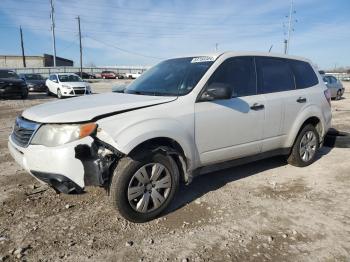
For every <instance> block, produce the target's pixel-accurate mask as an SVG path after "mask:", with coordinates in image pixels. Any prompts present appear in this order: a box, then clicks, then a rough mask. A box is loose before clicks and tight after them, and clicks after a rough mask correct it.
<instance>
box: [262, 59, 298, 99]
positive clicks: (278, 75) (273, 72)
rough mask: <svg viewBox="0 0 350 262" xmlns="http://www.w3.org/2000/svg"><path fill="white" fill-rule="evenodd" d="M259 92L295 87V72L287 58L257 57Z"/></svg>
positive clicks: (286, 89)
mask: <svg viewBox="0 0 350 262" xmlns="http://www.w3.org/2000/svg"><path fill="white" fill-rule="evenodd" d="M256 64H257V71H258V80H259V81H258V83H259V84H258V93H260V94H266V93H275V92H282V91H288V90H293V89H295V84H294V76H293V72H292V70H291V68H290V66H289V64H288V62H287V60H286V59H282V58H271V57H257V58H256Z"/></svg>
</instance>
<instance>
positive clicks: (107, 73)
mask: <svg viewBox="0 0 350 262" xmlns="http://www.w3.org/2000/svg"><path fill="white" fill-rule="evenodd" d="M101 77H102V78H103V79H116V78H117V74H116V73H114V72H113V71H102V73H101Z"/></svg>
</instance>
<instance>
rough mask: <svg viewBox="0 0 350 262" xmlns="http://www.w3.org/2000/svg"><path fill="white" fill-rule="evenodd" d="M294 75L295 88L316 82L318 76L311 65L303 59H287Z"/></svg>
mask: <svg viewBox="0 0 350 262" xmlns="http://www.w3.org/2000/svg"><path fill="white" fill-rule="evenodd" d="M289 63H290V65H291V67H292V70H293V72H294V76H295V84H296V88H297V89H302V88H308V87H311V86H314V85H317V84H318V78H317V76H316V74H315V72H314V70H313V69H312V67H311V65H310V64H309V63H307V62H304V61H298V60H289Z"/></svg>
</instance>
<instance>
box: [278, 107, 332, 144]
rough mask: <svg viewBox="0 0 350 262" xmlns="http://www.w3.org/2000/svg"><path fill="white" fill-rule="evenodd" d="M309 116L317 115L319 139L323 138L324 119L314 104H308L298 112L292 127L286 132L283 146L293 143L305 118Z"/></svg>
mask: <svg viewBox="0 0 350 262" xmlns="http://www.w3.org/2000/svg"><path fill="white" fill-rule="evenodd" d="M310 117H317V118H318V119H319V120H320V122H319V124H320V127H321V128H320V131H321V134H320V139H322V138H323V136H324V135H325V124H324V123H325V119H324V117H323V114H322V111H321V110H320V109H319V108H318V107H317V106H315V105H309V106H307V107H305V108H304V109H303V111H302V112H300V113H299V114H298V117H297V118H296V119H295V121H294V123H293V126H292V128H291V129H290V132H289V134H287V139H286V140H285V143H284V147H285V148H288V147H292V146H293V144H294V141H295V139H296V137H297V135H298V133H299V131H300V128H301V127H302V125H303V124H304V123H305V121H306V120H307V119H309V118H310Z"/></svg>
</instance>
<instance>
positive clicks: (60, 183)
mask: <svg viewBox="0 0 350 262" xmlns="http://www.w3.org/2000/svg"><path fill="white" fill-rule="evenodd" d="M30 173H31V174H32V175H33V176H35V177H36V178H37V179H39V180H41V181H43V182H45V183H47V184H48V185H50V186H51V187H53V188H54V189H55V190H56V191H57V192H61V193H65V194H74V193H75V194H80V193H83V192H84V189H83V188H81V187H80V186H78V185H77V184H76V183H75V182H73V181H72V180H70V179H69V178H67V177H65V176H63V175H61V174H55V173H47V172H40V171H35V170H30Z"/></svg>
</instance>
